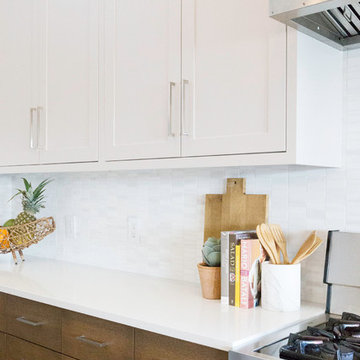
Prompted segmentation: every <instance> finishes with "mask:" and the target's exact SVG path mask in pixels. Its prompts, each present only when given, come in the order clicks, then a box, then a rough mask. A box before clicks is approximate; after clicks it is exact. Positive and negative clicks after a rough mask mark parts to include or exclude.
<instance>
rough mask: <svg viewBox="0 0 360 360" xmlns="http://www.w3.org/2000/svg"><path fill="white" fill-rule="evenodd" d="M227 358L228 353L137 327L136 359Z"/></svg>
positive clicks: (184, 359)
mask: <svg viewBox="0 0 360 360" xmlns="http://www.w3.org/2000/svg"><path fill="white" fill-rule="evenodd" d="M209 359H211V360H227V359H228V353H227V352H225V351H221V350H217V349H212V348H209V347H206V346H201V345H197V344H193V343H190V342H186V341H182V340H179V339H174V338H170V337H167V336H163V335H158V334H154V333H151V332H148V331H144V330H138V329H135V360H209Z"/></svg>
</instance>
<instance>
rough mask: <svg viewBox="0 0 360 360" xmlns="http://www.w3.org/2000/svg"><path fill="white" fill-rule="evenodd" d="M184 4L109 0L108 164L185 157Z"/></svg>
mask: <svg viewBox="0 0 360 360" xmlns="http://www.w3.org/2000/svg"><path fill="white" fill-rule="evenodd" d="M180 30H181V0H150V1H149V0H105V40H104V41H105V66H104V71H105V124H104V125H105V126H104V134H105V136H104V158H105V160H126V159H146V158H163V157H178V156H180V136H179V134H180V91H181V89H180V84H181V32H180Z"/></svg>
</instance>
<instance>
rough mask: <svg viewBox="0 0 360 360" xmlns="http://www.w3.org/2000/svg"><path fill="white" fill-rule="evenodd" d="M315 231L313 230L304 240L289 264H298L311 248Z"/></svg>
mask: <svg viewBox="0 0 360 360" xmlns="http://www.w3.org/2000/svg"><path fill="white" fill-rule="evenodd" d="M316 238H317V236H316V231H313V232H312V233H311V234H310V235H309V237H308V238H307V239H306V241H305V242H304V243H303V244H302V246H301V248H300V249H299V251H298V252H297V254H296V255H295V257H294V259H293V260H292V262H291V264H298V263H299V262H300V261H301V260H302V258H303V257H304V256H306V255H307V253H308V252H309V251H310V250H311V249H312V248H313V246H314V245H315V243H316Z"/></svg>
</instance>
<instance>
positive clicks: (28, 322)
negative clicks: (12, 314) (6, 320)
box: [16, 316, 45, 327]
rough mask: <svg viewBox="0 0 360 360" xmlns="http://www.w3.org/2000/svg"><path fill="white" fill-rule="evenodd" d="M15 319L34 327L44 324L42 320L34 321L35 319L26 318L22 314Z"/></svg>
mask: <svg viewBox="0 0 360 360" xmlns="http://www.w3.org/2000/svg"><path fill="white" fill-rule="evenodd" d="M16 321H19V322H21V323H23V324H26V325H30V326H34V327H37V326H41V325H44V324H45V323H44V322H42V321H38V322H35V321H31V320H28V319H26V318H25V317H24V316H20V317H18V318H16Z"/></svg>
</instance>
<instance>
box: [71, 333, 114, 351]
mask: <svg viewBox="0 0 360 360" xmlns="http://www.w3.org/2000/svg"><path fill="white" fill-rule="evenodd" d="M76 340H79V341H81V342H83V343H85V344H89V345H93V346H96V347H98V348H104V347H106V346H108V344H107V343H104V342H103V343H101V342H98V341H95V340H91V339H88V338H87V337H86V336H85V335H81V336H77V337H76Z"/></svg>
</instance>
